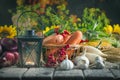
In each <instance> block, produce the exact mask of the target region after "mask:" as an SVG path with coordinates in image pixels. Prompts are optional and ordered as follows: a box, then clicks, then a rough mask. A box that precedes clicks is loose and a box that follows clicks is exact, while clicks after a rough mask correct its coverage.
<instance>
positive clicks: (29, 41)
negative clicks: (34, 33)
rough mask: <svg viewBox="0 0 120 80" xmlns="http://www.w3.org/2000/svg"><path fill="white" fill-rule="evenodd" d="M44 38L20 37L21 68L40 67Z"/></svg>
mask: <svg viewBox="0 0 120 80" xmlns="http://www.w3.org/2000/svg"><path fill="white" fill-rule="evenodd" d="M42 40H43V38H42V37H18V51H19V53H20V66H21V67H39V66H40V54H41V51H42Z"/></svg>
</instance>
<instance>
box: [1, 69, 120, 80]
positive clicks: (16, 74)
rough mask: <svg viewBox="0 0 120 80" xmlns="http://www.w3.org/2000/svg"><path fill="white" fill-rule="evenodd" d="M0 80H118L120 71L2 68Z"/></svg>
mask: <svg viewBox="0 0 120 80" xmlns="http://www.w3.org/2000/svg"><path fill="white" fill-rule="evenodd" d="M0 80H120V69H86V70H80V69H73V70H58V69H54V68H2V69H0Z"/></svg>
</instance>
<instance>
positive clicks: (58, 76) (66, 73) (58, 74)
mask: <svg viewBox="0 0 120 80" xmlns="http://www.w3.org/2000/svg"><path fill="white" fill-rule="evenodd" d="M53 80H84V76H83V73H82V70H77V69H73V70H56V71H55V73H54V76H53Z"/></svg>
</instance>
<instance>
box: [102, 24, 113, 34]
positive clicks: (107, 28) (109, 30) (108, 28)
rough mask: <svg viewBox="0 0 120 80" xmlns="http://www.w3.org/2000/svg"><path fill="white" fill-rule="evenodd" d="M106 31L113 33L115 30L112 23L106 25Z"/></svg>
mask: <svg viewBox="0 0 120 80" xmlns="http://www.w3.org/2000/svg"><path fill="white" fill-rule="evenodd" d="M104 30H105V32H106V33H108V34H111V33H112V32H113V27H112V26H111V25H107V26H106V27H104Z"/></svg>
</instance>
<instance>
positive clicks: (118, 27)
mask: <svg viewBox="0 0 120 80" xmlns="http://www.w3.org/2000/svg"><path fill="white" fill-rule="evenodd" d="M113 27H114V29H113V32H114V33H118V34H120V25H119V24H116V25H113Z"/></svg>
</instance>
